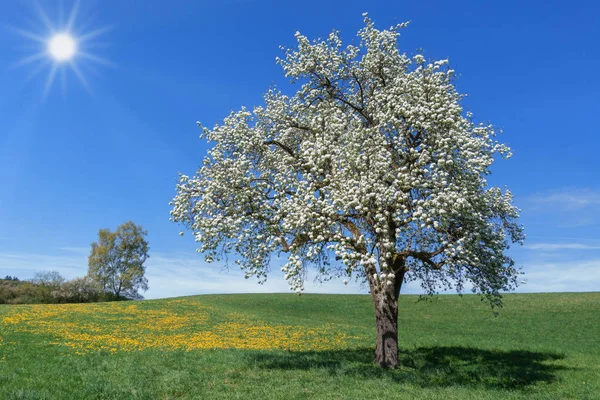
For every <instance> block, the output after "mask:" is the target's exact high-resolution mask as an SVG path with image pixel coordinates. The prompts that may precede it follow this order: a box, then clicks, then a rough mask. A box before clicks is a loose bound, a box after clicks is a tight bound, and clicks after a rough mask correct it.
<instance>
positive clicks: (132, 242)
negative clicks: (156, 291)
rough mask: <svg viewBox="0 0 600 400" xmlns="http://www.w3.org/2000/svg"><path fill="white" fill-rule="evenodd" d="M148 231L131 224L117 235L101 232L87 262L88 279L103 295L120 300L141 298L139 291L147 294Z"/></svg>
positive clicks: (118, 229) (123, 225)
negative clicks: (94, 283)
mask: <svg viewBox="0 0 600 400" xmlns="http://www.w3.org/2000/svg"><path fill="white" fill-rule="evenodd" d="M147 234H148V232H147V231H144V230H142V227H141V226H139V225H136V224H134V223H133V222H132V221H129V222H126V223H124V224H122V225H120V226H119V227H118V228H117V230H116V231H115V232H111V231H110V229H100V230H99V231H98V241H97V242H94V243H92V249H91V251H90V256H89V258H88V266H89V268H88V276H89V277H90V278H92V280H93V281H94V282H96V283H97V284H98V285H99V286H100V288H102V290H103V292H109V293H112V294H114V295H115V296H117V297H121V296H122V297H127V298H131V299H138V298H142V296H141V295H140V294H139V292H138V290H144V291H145V290H148V279H147V278H146V277H145V276H144V274H145V272H146V267H145V266H144V262H145V261H146V260H147V259H148V257H149V256H148V242H147V241H146V239H145V236H146V235H147Z"/></svg>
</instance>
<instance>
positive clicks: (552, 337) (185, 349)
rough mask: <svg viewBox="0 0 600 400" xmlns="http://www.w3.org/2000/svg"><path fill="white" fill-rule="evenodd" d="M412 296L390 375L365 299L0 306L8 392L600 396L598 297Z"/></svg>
mask: <svg viewBox="0 0 600 400" xmlns="http://www.w3.org/2000/svg"><path fill="white" fill-rule="evenodd" d="M417 300H418V296H411V295H403V296H401V299H400V321H399V324H400V328H399V329H400V348H401V354H400V357H401V360H402V364H403V366H402V367H401V368H399V369H396V370H392V371H386V370H381V369H379V368H378V367H376V366H375V365H373V364H372V358H373V351H374V343H375V337H374V330H375V326H374V312H373V308H372V303H371V299H370V297H369V296H366V295H310V294H309V295H302V296H296V295H293V294H260V295H259V294H247V295H203V296H193V297H183V298H176V299H165V300H146V301H130V302H115V303H94V304H64V305H12V306H10V305H0V399H7V400H10V399H236V398H239V399H284V398H285V399H444V400H449V399H600V293H555V294H511V295H507V296H505V307H504V308H503V309H502V310H501V311H500V315H499V316H498V317H494V315H493V314H492V312H491V310H490V308H489V306H488V305H487V304H486V303H482V302H481V301H480V299H479V298H478V297H476V296H473V295H467V296H463V297H462V298H461V297H458V296H456V295H444V296H440V297H438V298H437V299H434V300H433V301H417Z"/></svg>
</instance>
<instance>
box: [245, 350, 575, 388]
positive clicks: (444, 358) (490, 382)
mask: <svg viewBox="0 0 600 400" xmlns="http://www.w3.org/2000/svg"><path fill="white" fill-rule="evenodd" d="M373 355H374V349H373V348H359V349H353V350H339V351H305V352H272V353H267V352H251V353H248V354H247V357H248V362H249V363H250V364H251V365H254V366H256V367H258V368H261V369H273V370H274V369H281V370H310V369H316V370H322V371H325V372H327V373H329V374H331V375H346V376H353V377H356V378H359V377H360V378H363V379H380V378H384V379H391V380H392V381H394V382H396V383H411V384H417V385H420V386H422V387H436V386H438V387H439V386H441V387H443V386H477V387H484V388H489V389H524V388H526V387H527V386H529V385H532V384H535V383H537V382H546V383H550V382H552V381H554V380H555V379H556V373H557V372H558V371H560V370H564V369H566V368H565V367H564V366H560V365H555V364H553V363H549V362H551V361H554V360H561V359H563V358H564V356H563V355H560V354H556V353H548V352H532V351H526V350H512V351H502V350H484V349H477V348H471V347H462V346H435V347H419V348H415V349H413V350H406V349H403V350H401V351H400V360H401V364H402V367H401V368H398V369H395V370H383V369H381V368H379V367H378V366H376V365H375V364H373Z"/></svg>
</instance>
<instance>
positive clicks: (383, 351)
mask: <svg viewBox="0 0 600 400" xmlns="http://www.w3.org/2000/svg"><path fill="white" fill-rule="evenodd" d="M373 302H374V303H375V324H376V327H377V328H376V334H377V345H376V347H375V363H377V364H379V365H380V366H381V367H382V368H396V367H397V366H398V365H399V361H398V297H397V296H395V293H393V292H392V291H391V290H387V291H382V292H380V293H377V294H374V295H373Z"/></svg>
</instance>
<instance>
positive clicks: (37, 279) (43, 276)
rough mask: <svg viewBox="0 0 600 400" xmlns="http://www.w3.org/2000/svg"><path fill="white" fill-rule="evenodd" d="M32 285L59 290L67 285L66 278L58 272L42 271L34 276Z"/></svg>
mask: <svg viewBox="0 0 600 400" xmlns="http://www.w3.org/2000/svg"><path fill="white" fill-rule="evenodd" d="M31 283H34V284H36V285H41V286H45V287H48V288H50V289H51V290H58V289H60V287H61V286H62V284H63V283H65V278H63V277H62V275H61V274H60V272H58V271H40V272H36V273H35V274H34V275H33V278H32V279H31Z"/></svg>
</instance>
